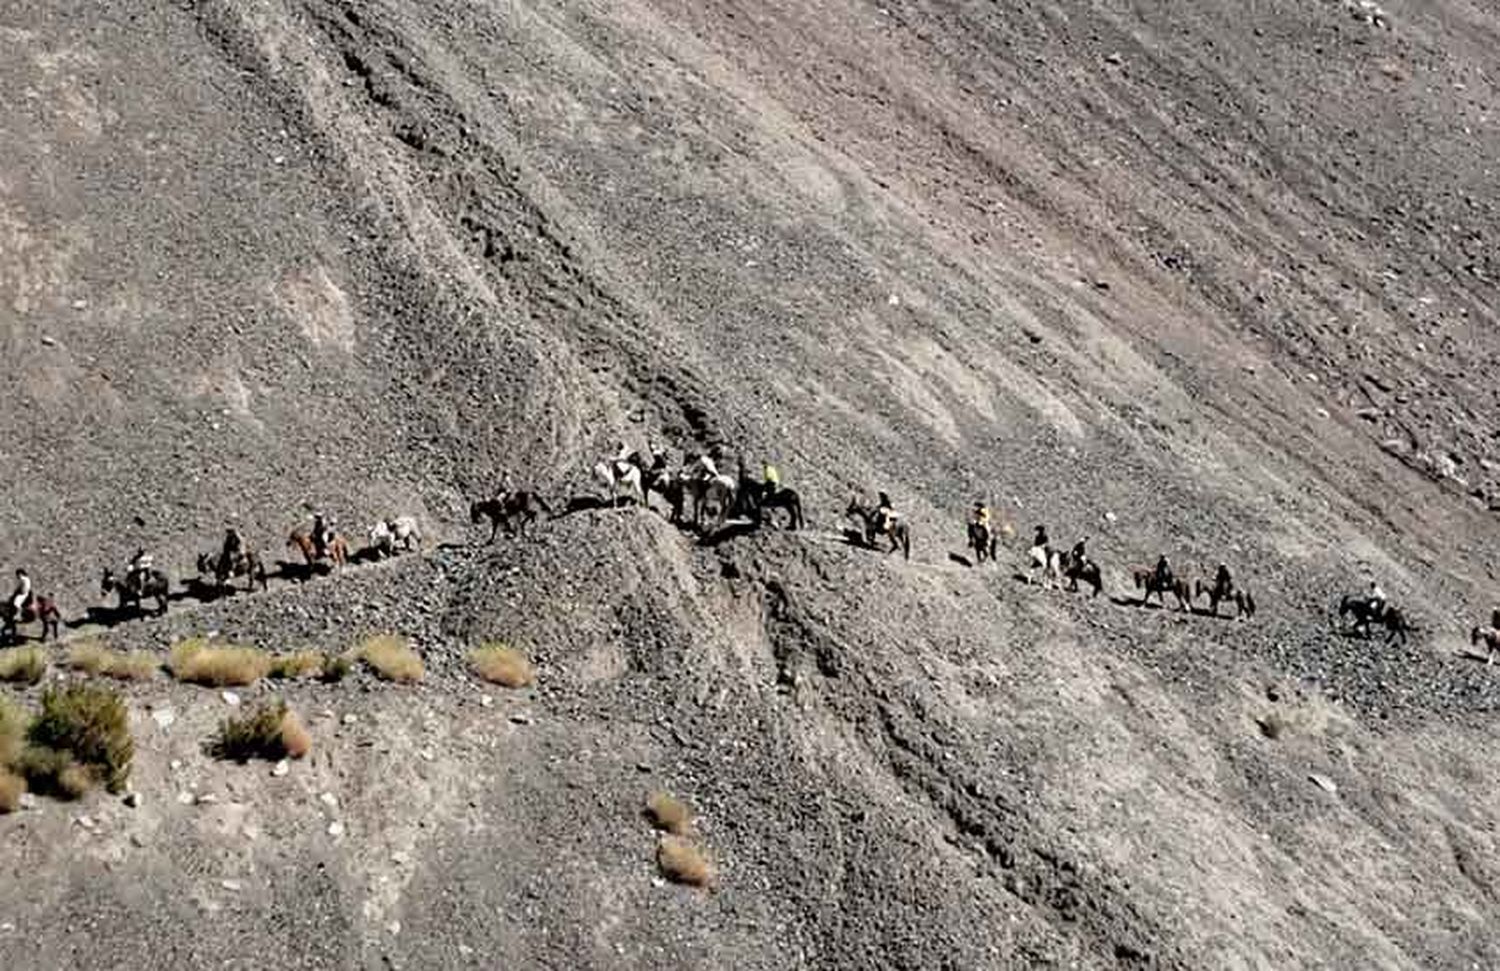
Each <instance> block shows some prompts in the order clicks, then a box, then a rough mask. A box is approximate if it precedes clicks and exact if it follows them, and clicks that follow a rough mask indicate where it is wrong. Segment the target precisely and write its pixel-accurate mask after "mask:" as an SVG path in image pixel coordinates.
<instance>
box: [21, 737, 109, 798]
mask: <svg viewBox="0 0 1500 971" xmlns="http://www.w3.org/2000/svg"><path fill="white" fill-rule="evenodd" d="M16 771H17V772H19V773H20V774H21V775H22V776H23V777H24V778H25V780H26V783H27V785H28V786H29V787H30V788H31V790H32V791H33V792H38V793H41V794H42V795H46V796H56V797H57V798H59V799H79V798H82V797H83V796H84V795H85V794H86V793H87V792H88V791H89V790H90V789H92V788H93V787H94V776H93V774H92V773H91V772H89V770H88V768H87V767H86V766H82V765H79V764H78V760H77V759H75V758H73V755H72V753H70V752H65V751H61V750H58V749H55V748H48V747H47V746H45V745H31V746H28V747H27V748H26V750H25V751H24V752H22V753H21V758H20V761H19V762H18V763H17V764H16Z"/></svg>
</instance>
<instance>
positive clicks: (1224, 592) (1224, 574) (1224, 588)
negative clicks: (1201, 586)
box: [1214, 563, 1234, 597]
mask: <svg viewBox="0 0 1500 971" xmlns="http://www.w3.org/2000/svg"><path fill="white" fill-rule="evenodd" d="M1214 589H1215V590H1217V591H1218V593H1219V596H1220V597H1232V596H1234V580H1233V579H1232V578H1231V577H1230V576H1229V567H1228V566H1226V565H1225V564H1223V563H1220V564H1219V569H1218V570H1217V571H1216V572H1215V573H1214Z"/></svg>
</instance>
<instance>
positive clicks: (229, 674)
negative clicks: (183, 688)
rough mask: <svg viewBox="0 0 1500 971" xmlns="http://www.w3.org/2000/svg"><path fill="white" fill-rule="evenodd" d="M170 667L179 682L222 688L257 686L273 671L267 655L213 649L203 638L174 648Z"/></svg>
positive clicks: (232, 647)
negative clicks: (256, 684)
mask: <svg viewBox="0 0 1500 971" xmlns="http://www.w3.org/2000/svg"><path fill="white" fill-rule="evenodd" d="M167 667H168V668H170V669H171V671H172V674H173V676H175V677H176V678H177V680H178V681H186V682H188V683H190V684H201V685H206V686H208V687H210V688H223V687H229V686H231V685H237V686H243V685H247V684H254V683H255V682H257V681H259V680H260V679H261V678H264V677H265V676H266V674H267V673H269V672H270V670H271V658H270V656H269V655H267V654H266V652H265V651H259V650H256V649H255V648H253V647H238V646H236V645H233V644H224V645H210V644H209V643H208V642H207V641H205V640H203V639H202V638H200V637H192V638H189V639H187V640H185V641H178V642H177V643H176V644H173V645H172V651H171V653H170V655H168V657H167Z"/></svg>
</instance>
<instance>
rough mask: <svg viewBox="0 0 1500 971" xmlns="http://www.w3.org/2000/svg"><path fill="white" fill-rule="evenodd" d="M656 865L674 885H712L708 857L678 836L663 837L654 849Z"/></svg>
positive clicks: (712, 876) (710, 864)
mask: <svg viewBox="0 0 1500 971" xmlns="http://www.w3.org/2000/svg"><path fill="white" fill-rule="evenodd" d="M656 865H657V866H659V867H661V872H662V875H663V876H665V877H666V878H667V879H668V880H671V881H673V882H674V883H685V884H687V885H688V886H690V887H706V886H708V885H709V884H711V883H713V880H714V867H713V864H712V863H711V862H710V861H709V859H708V856H707V855H706V854H705V853H704V852H703V850H701V849H699V848H698V847H697V846H695V845H693V844H692V843H691V842H689V841H688V840H685V839H683V838H682V837H680V836H663V837H662V838H661V842H660V843H659V844H658V845H657V847H656Z"/></svg>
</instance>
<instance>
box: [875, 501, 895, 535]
mask: <svg viewBox="0 0 1500 971" xmlns="http://www.w3.org/2000/svg"><path fill="white" fill-rule="evenodd" d="M879 495H880V501H879V503H877V504H876V506H875V533H876V535H878V536H884V535H886V534H887V533H889V532H890V531H891V527H892V526H893V525H895V522H896V520H898V519H900V518H901V514H900V513H899V512H897V511H896V510H895V508H894V507H893V506H892V505H891V497H890V496H888V495H886V494H885V493H884V492H882V493H880V494H879Z"/></svg>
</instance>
